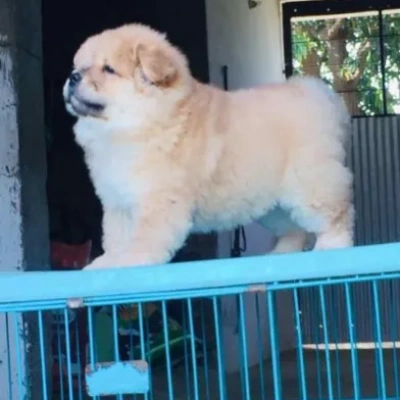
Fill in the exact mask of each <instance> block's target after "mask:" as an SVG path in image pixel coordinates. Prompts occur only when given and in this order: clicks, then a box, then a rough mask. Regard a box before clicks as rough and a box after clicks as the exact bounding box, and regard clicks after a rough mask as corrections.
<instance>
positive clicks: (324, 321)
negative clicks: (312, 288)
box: [319, 286, 333, 400]
mask: <svg viewBox="0 0 400 400" xmlns="http://www.w3.org/2000/svg"><path fill="white" fill-rule="evenodd" d="M319 298H320V302H321V314H322V329H323V332H324V344H325V361H326V379H327V382H328V397H329V400H333V390H332V371H331V358H330V354H329V337H328V326H327V324H328V321H327V318H326V306H325V293H324V289H323V287H322V286H320V287H319Z"/></svg>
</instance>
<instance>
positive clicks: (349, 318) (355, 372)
mask: <svg viewBox="0 0 400 400" xmlns="http://www.w3.org/2000/svg"><path fill="white" fill-rule="evenodd" d="M345 294H346V309H347V324H348V328H349V336H350V344H351V348H350V352H351V371H352V376H353V386H354V398H355V400H360V379H359V376H358V357H357V351H356V341H355V335H354V331H355V327H354V320H353V310H352V301H351V293H350V286H349V284H348V283H345Z"/></svg>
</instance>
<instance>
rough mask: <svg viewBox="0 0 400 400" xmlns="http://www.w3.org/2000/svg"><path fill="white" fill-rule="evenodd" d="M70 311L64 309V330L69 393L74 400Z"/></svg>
mask: <svg viewBox="0 0 400 400" xmlns="http://www.w3.org/2000/svg"><path fill="white" fill-rule="evenodd" d="M68 321H69V319H68V309H67V308H65V309H64V329H65V355H66V357H67V373H68V393H69V399H70V400H74V390H73V382H72V366H71V340H70V335H69V323H68Z"/></svg>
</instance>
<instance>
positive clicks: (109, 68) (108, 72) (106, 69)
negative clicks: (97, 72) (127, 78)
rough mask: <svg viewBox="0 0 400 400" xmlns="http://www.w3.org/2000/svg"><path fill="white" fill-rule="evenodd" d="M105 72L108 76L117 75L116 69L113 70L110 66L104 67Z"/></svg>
mask: <svg viewBox="0 0 400 400" xmlns="http://www.w3.org/2000/svg"><path fill="white" fill-rule="evenodd" d="M103 72H106V73H107V74H115V73H116V72H115V69H113V68H112V67H110V66H109V65H105V66H104V67H103Z"/></svg>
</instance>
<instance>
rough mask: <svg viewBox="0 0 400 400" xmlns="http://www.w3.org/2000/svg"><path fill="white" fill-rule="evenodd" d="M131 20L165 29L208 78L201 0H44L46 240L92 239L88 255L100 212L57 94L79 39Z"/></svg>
mask: <svg viewBox="0 0 400 400" xmlns="http://www.w3.org/2000/svg"><path fill="white" fill-rule="evenodd" d="M130 22H141V23H145V24H148V25H151V26H152V27H154V28H156V29H158V30H161V31H163V32H166V33H167V35H168V37H169V39H170V40H171V41H172V42H173V43H174V44H176V45H177V46H178V47H180V48H181V49H182V50H183V51H184V52H185V53H186V55H187V56H188V59H189V62H190V67H191V70H192V72H193V74H194V76H195V77H196V78H198V79H199V80H201V81H203V82H207V81H208V59H207V34H206V19H205V1H204V0H191V1H185V0H169V1H168V2H166V1H165V0H136V1H132V0H114V1H109V0H58V1H54V0H43V52H44V82H45V118H46V128H47V138H48V185H47V186H48V198H49V209H50V232H51V240H57V241H62V242H66V243H69V244H79V243H82V242H85V241H86V240H88V239H92V241H93V252H94V254H93V255H97V254H98V253H99V252H101V246H100V238H101V215H102V211H101V207H100V204H99V201H98V199H97V198H96V196H95V194H94V190H93V187H92V185H91V182H90V180H89V177H88V173H87V170H86V167H85V164H84V162H83V157H82V152H81V150H80V149H79V148H78V146H77V145H76V144H75V143H74V139H73V134H72V125H73V120H72V118H70V117H69V115H67V113H66V112H65V109H64V104H63V100H62V95H61V93H62V87H63V85H64V82H65V79H66V77H67V76H68V74H69V73H70V69H71V64H72V59H73V55H74V53H75V51H76V50H77V48H78V47H79V45H80V44H81V43H82V41H84V40H85V39H86V38H87V37H88V36H90V35H92V34H94V33H97V32H100V31H102V30H103V29H106V28H112V27H116V26H119V25H122V24H125V23H130Z"/></svg>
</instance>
